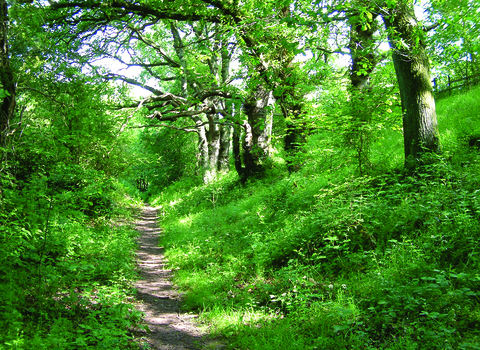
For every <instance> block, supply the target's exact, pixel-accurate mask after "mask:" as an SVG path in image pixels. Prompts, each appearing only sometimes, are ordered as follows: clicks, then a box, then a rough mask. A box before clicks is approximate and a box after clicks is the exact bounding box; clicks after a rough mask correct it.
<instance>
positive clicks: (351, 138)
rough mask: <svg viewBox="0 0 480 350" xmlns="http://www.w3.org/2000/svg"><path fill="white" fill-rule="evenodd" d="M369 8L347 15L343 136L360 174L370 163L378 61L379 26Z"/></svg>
mask: <svg viewBox="0 0 480 350" xmlns="http://www.w3.org/2000/svg"><path fill="white" fill-rule="evenodd" d="M372 12H373V11H372ZM372 12H368V11H366V12H363V13H361V12H357V13H355V14H354V15H352V16H351V17H350V18H349V23H350V25H351V29H350V43H349V45H348V48H349V50H350V55H351V57H352V66H351V71H350V82H351V88H350V101H349V103H350V110H351V116H352V125H349V126H348V128H347V129H345V134H344V137H345V142H346V144H347V145H348V146H350V147H352V148H353V149H354V151H355V158H356V161H357V164H358V170H359V172H360V175H363V174H364V173H365V171H366V169H367V167H368V166H369V165H370V144H371V138H372V131H371V128H370V124H371V121H372V108H371V99H370V98H369V97H370V95H371V91H372V89H371V88H370V75H371V73H372V72H373V70H374V68H375V66H376V65H377V62H378V61H379V58H378V57H377V55H376V53H375V44H376V43H375V38H374V33H375V32H376V31H377V29H378V28H377V25H376V19H375V18H374V16H373V15H372ZM367 13H368V14H367Z"/></svg>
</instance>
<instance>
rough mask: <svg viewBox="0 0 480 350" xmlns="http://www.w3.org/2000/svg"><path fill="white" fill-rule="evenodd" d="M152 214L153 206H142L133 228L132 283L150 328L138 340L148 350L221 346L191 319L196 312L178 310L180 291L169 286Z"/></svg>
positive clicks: (153, 211)
mask: <svg viewBox="0 0 480 350" xmlns="http://www.w3.org/2000/svg"><path fill="white" fill-rule="evenodd" d="M156 218H157V210H156V209H155V208H152V207H145V208H144V209H143V211H142V214H141V216H140V218H139V219H138V220H137V229H138V230H139V231H140V232H142V235H141V237H140V239H139V249H138V251H137V262H138V268H139V270H140V276H141V279H140V280H139V281H138V282H137V283H136V285H135V287H136V288H137V291H138V292H137V300H138V301H139V309H140V310H141V311H143V312H144V313H145V319H144V322H145V324H146V325H147V326H148V328H149V329H150V333H147V334H146V335H145V337H143V338H142V340H143V341H144V342H146V343H148V344H149V346H150V349H152V350H153V349H155V350H157V349H158V350H167V349H168V350H173V349H175V350H183V349H218V348H220V347H221V346H219V344H218V343H217V342H215V341H213V340H209V341H208V340H207V334H206V333H205V332H202V330H201V329H199V328H198V327H197V326H195V325H194V324H193V323H192V322H191V320H192V318H194V317H196V316H195V315H192V314H187V313H182V312H181V310H180V294H179V293H178V292H177V291H176V290H175V288H173V285H172V282H171V275H172V272H171V270H168V269H167V268H166V260H165V257H164V255H163V248H161V247H159V244H158V240H159V237H160V236H161V230H160V228H159V227H158V226H157V223H156ZM147 348H148V347H147Z"/></svg>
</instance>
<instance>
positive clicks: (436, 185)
mask: <svg viewBox="0 0 480 350" xmlns="http://www.w3.org/2000/svg"><path fill="white" fill-rule="evenodd" d="M479 93H480V90H478V89H474V90H472V91H470V92H469V93H467V94H465V95H456V96H453V97H450V98H447V99H443V100H440V101H439V103H438V105H437V110H438V115H439V125H440V133H441V138H442V144H443V147H444V151H443V153H441V154H439V155H438V156H437V155H432V157H433V159H431V162H430V163H426V164H424V165H423V166H422V168H420V169H418V171H416V172H415V173H412V174H405V173H403V172H402V170H401V169H399V168H396V167H394V166H390V167H389V168H383V167H382V168H381V171H375V169H373V171H372V172H371V174H370V175H368V176H359V175H356V174H357V172H356V168H355V165H354V164H353V165H352V164H348V163H345V162H344V163H343V164H342V165H338V164H339V163H340V161H341V160H340V159H336V160H333V163H334V166H325V164H329V162H327V161H328V159H326V157H327V156H325V155H323V157H322V149H320V148H319V144H320V145H321V143H322V135H321V134H319V135H315V136H313V137H312V138H311V139H310V142H309V144H308V146H307V149H306V151H305V157H304V159H303V162H304V164H303V166H302V167H301V169H300V170H299V171H298V172H296V173H292V174H291V175H290V176H288V173H287V172H285V171H282V168H283V167H284V165H282V164H272V166H271V167H272V168H271V171H270V173H269V175H268V176H267V177H266V178H265V179H262V180H257V181H252V182H249V183H247V184H245V185H241V184H240V183H239V181H238V178H237V176H236V175H234V174H231V173H230V174H229V175H226V176H224V177H223V178H222V179H220V180H219V181H217V182H214V183H212V184H209V185H204V186H194V187H190V186H189V185H188V183H186V184H184V183H182V182H179V183H176V184H175V185H173V186H170V187H169V188H166V189H164V190H163V191H162V192H160V193H159V194H157V195H155V194H153V196H152V203H153V204H154V205H157V206H160V213H161V215H163V219H162V220H161V223H160V224H161V225H162V226H163V227H164V228H165V232H166V237H165V240H164V242H163V244H164V245H165V247H166V252H167V253H166V254H167V256H168V258H169V260H170V264H171V267H172V268H174V269H177V270H178V271H177V274H176V282H177V283H178V284H179V285H180V287H181V288H182V290H184V291H185V293H186V294H185V296H186V300H185V307H186V308H189V309H192V310H196V311H200V312H201V313H202V316H201V319H202V321H203V322H204V323H206V324H208V325H210V326H212V327H213V329H214V330H215V332H218V333H220V334H223V335H224V336H226V337H227V340H228V342H230V343H231V345H232V347H235V348H237V347H238V348H242V349H279V348H282V349H300V348H301V349H324V348H329V349H334V348H336V349H345V348H376V349H378V348H388V349H414V348H415V349H416V348H420V349H422V348H423V349H424V348H429V349H432V348H439V349H440V348H442V349H444V348H452V349H453V348H464V349H469V348H471V349H474V348H477V344H478V343H479V334H478V329H479V325H480V323H479V322H480V308H479V303H478V302H479V293H480V276H479V274H478V271H479V257H478V240H479V235H480V225H479V215H480V197H479V196H478V193H479V192H478V191H479V189H480V171H479V170H480V168H479V167H480V163H479V161H480V154H479V152H478V149H476V148H472V147H470V146H469V144H468V137H469V135H474V134H475V133H477V132H478V131H480V130H479V129H478V125H480V123H479V119H480V102H479V99H478V94H479ZM389 137H390V138H391V137H392V136H388V135H387V137H385V138H384V139H383V140H384V141H383V145H381V146H380V145H379V146H377V147H378V148H377V149H374V150H373V152H378V153H377V154H378V157H382V156H384V155H387V157H390V158H391V154H390V153H389V152H388V147H389V145H388V143H387V144H386V143H385V142H386V141H387V140H389ZM397 137H398V138H399V139H400V135H399V134H398V135H397ZM388 142H392V143H396V142H397V141H395V140H393V141H388ZM386 150H387V151H386ZM335 162H338V163H335ZM379 163H380V164H381V163H382V161H380V162H379ZM384 163H385V164H388V160H387V159H385V161H384Z"/></svg>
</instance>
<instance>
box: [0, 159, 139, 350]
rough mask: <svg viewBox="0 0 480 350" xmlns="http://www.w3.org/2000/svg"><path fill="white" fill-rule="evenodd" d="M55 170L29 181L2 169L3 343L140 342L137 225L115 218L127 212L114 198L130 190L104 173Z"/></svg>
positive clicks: (76, 345)
mask: <svg viewBox="0 0 480 350" xmlns="http://www.w3.org/2000/svg"><path fill="white" fill-rule="evenodd" d="M56 171H57V172H56V173H54V174H51V175H50V176H45V175H42V174H38V175H34V176H32V177H31V180H30V181H29V182H15V179H14V178H13V177H11V176H7V175H5V174H2V175H1V180H2V192H1V194H0V207H1V210H0V213H1V214H0V227H1V230H0V266H1V268H0V280H1V283H0V285H1V287H0V298H1V300H3V302H2V305H1V308H0V319H1V322H0V339H1V342H0V344H1V347H2V348H5V349H31V348H40V349H64V348H78V349H83V348H85V349H86V348H90V347H92V346H95V347H102V348H112V349H113V348H130V347H134V343H133V342H132V334H133V333H132V332H133V330H134V329H135V328H136V327H137V324H138V323H139V321H140V316H141V315H140V313H139V312H138V311H135V310H134V307H133V305H131V304H130V303H129V302H128V301H127V299H128V298H130V297H131V283H132V281H133V280H134V278H135V277H136V274H135V264H134V261H133V259H132V258H133V253H134V251H135V249H136V245H135V238H136V236H137V233H136V231H135V230H133V229H132V228H131V227H130V226H129V225H128V223H127V221H126V220H124V224H123V225H115V224H114V221H113V220H110V219H109V218H110V217H112V218H113V217H115V218H118V216H119V215H123V216H125V215H128V212H126V211H125V210H123V209H121V207H117V206H115V205H114V203H116V204H117V205H121V206H122V207H123V206H125V204H126V203H125V199H122V197H124V196H125V194H124V193H123V192H122V191H121V188H120V187H119V186H118V185H115V184H114V183H113V182H112V181H109V180H108V179H106V178H105V177H104V176H102V174H100V173H96V172H94V171H87V172H85V171H82V169H81V168H79V167H76V166H65V165H63V164H57V167H56ZM114 190H116V191H117V192H118V194H113V191H114ZM127 217H128V216H127Z"/></svg>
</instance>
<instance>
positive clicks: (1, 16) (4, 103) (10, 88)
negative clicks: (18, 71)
mask: <svg viewBox="0 0 480 350" xmlns="http://www.w3.org/2000/svg"><path fill="white" fill-rule="evenodd" d="M8 25H9V18H8V6H7V2H6V1H5V0H0V83H1V84H2V87H1V88H2V90H3V93H2V94H1V96H0V98H1V100H0V147H4V146H5V144H6V138H7V133H8V129H9V127H10V120H11V118H12V116H13V113H14V111H15V92H16V88H15V82H14V77H13V71H12V68H11V66H10V58H9V53H8V41H7V38H8Z"/></svg>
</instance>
